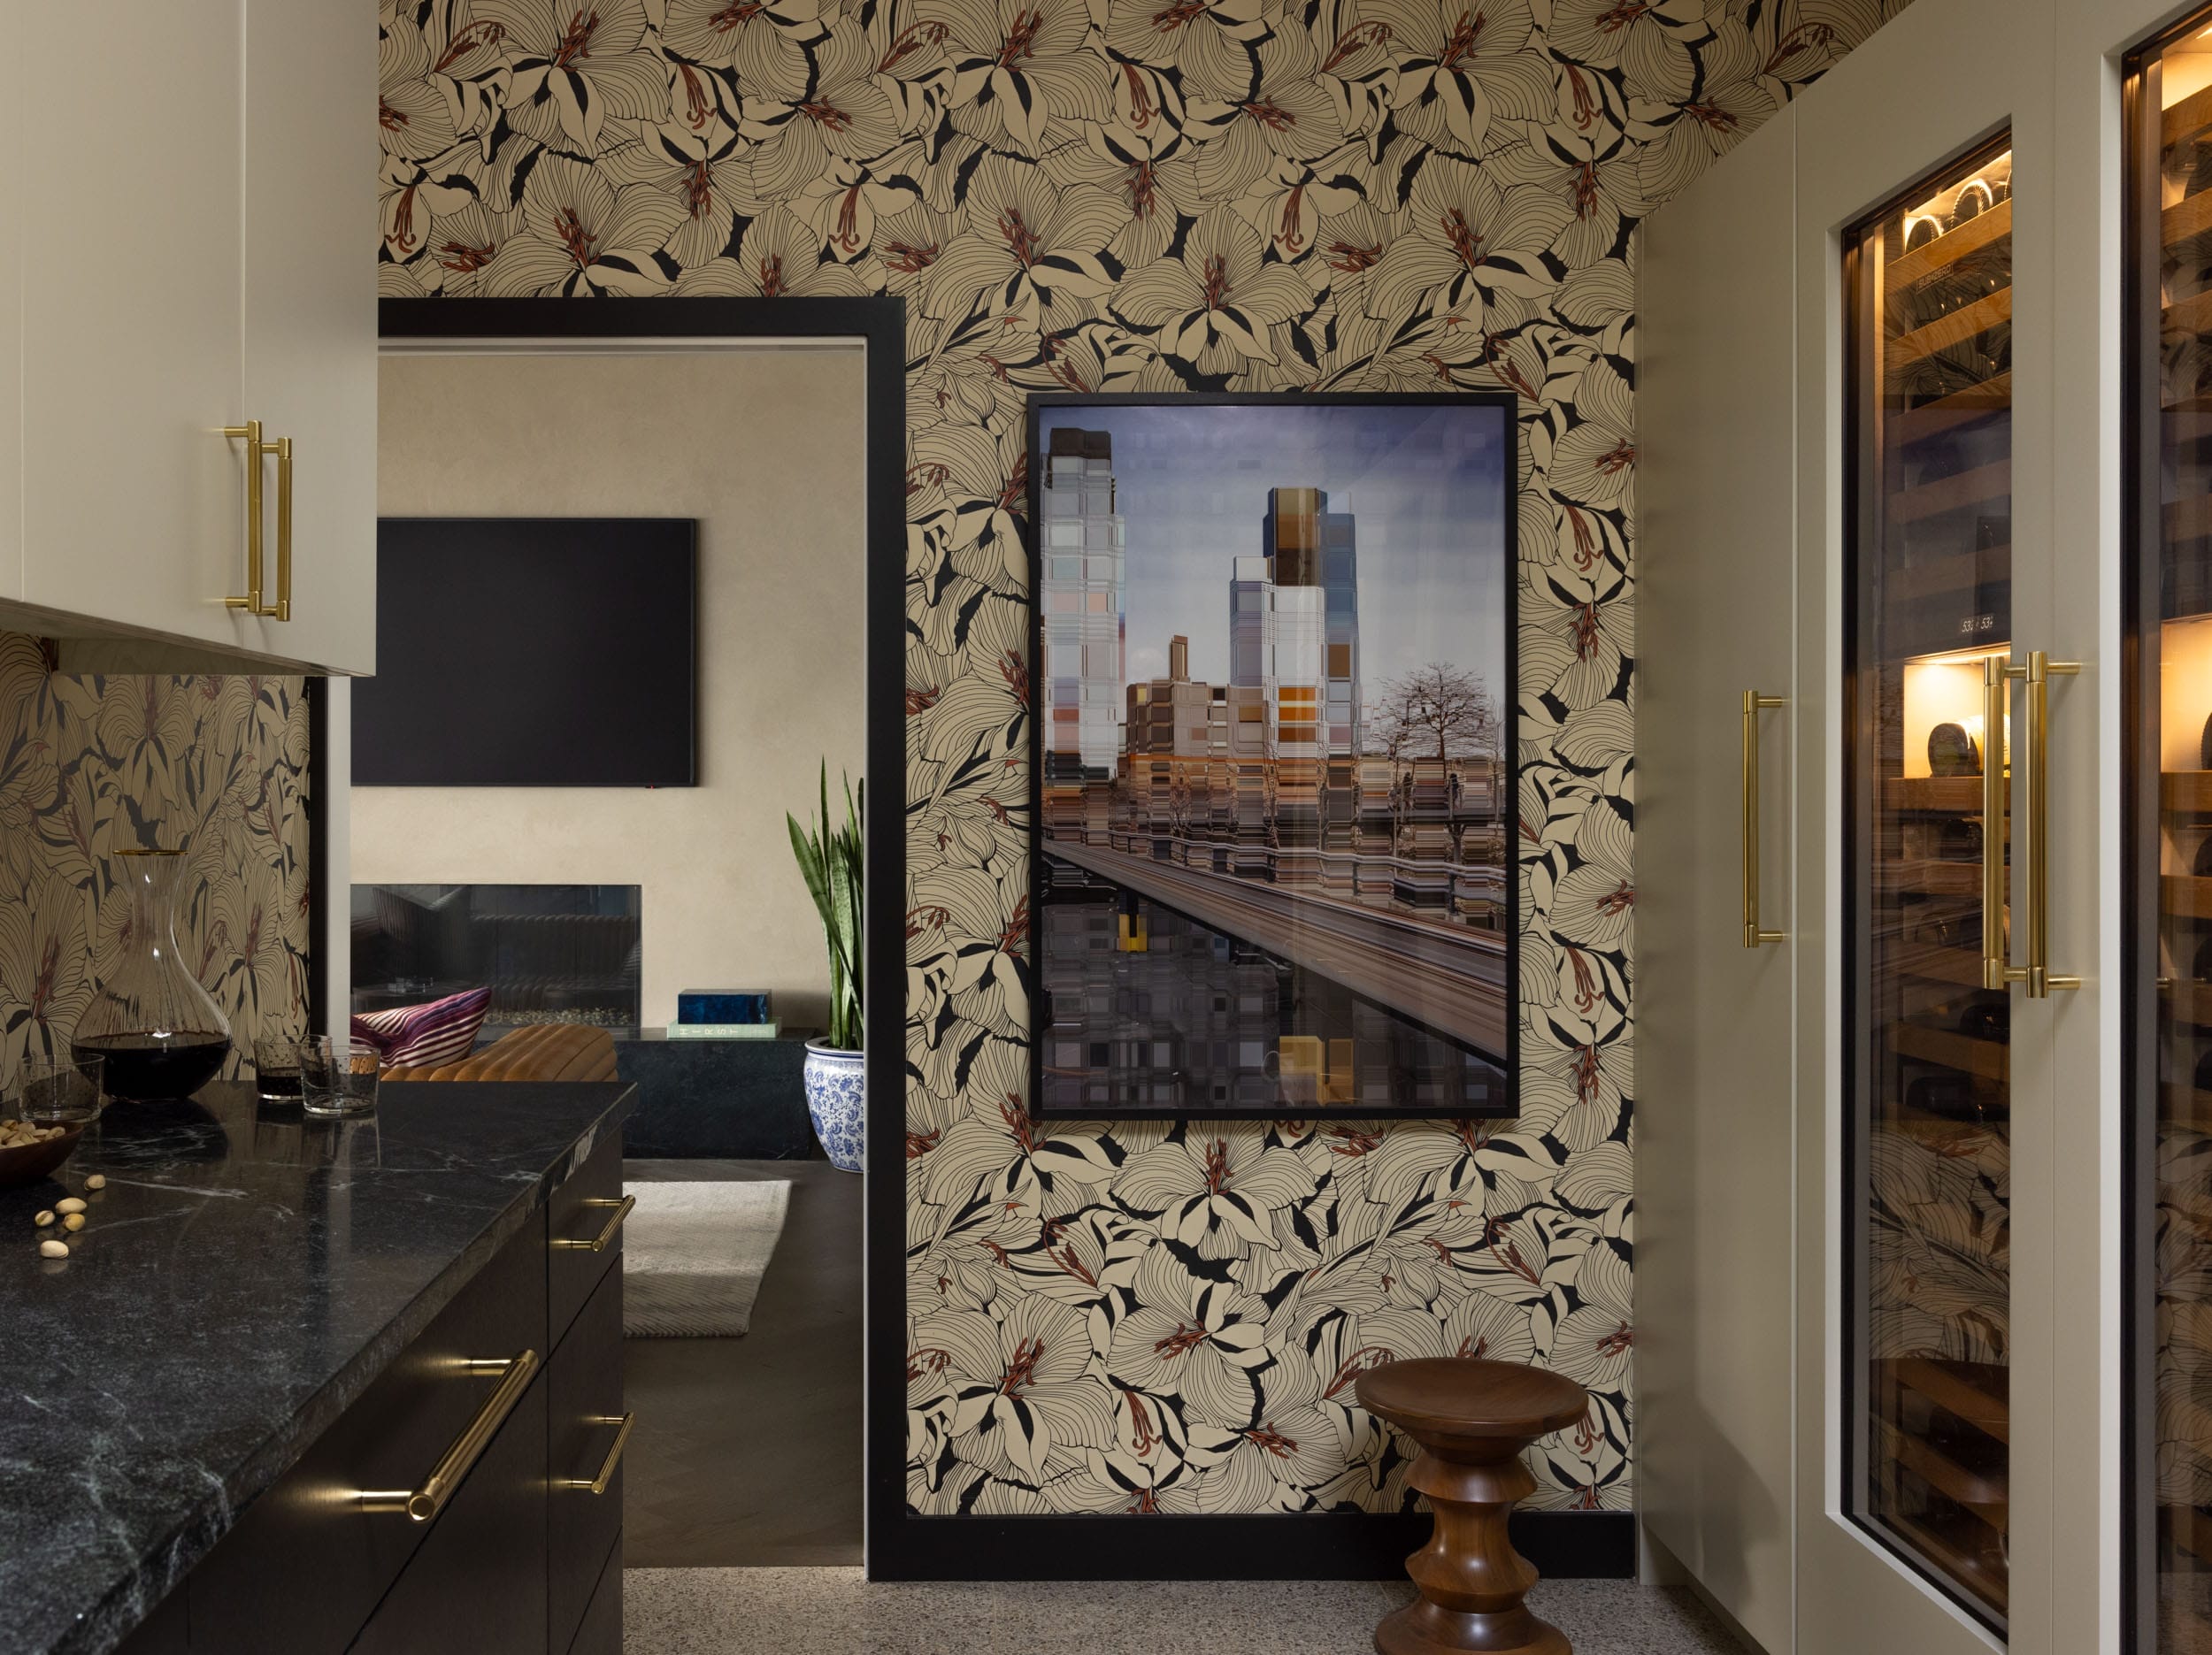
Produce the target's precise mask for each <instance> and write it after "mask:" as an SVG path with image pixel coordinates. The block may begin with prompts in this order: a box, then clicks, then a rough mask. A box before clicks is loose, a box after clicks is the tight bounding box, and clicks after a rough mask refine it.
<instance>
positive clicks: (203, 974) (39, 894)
mask: <svg viewBox="0 0 2212 1655" xmlns="http://www.w3.org/2000/svg"><path fill="white" fill-rule="evenodd" d="M306 794H307V705H306V702H305V701H304V699H303V695H302V684H301V680H300V679H298V678H257V677H234V678H233V677H225V678H151V677H99V676H95V677H84V678H79V677H69V676H65V675H63V674H60V673H58V672H56V671H55V670H53V657H52V655H51V653H50V646H49V645H47V644H46V643H44V642H43V641H42V640H39V639H35V638H27V637H23V636H21V635H19V634H17V633H12V632H0V1090H4V1088H5V1087H6V1086H7V1085H8V1084H10V1083H11V1082H12V1080H13V1078H14V1077H15V1073H16V1070H17V1069H18V1067H19V1065H20V1063H21V1062H22V1060H23V1058H24V1056H25V1055H26V1054H31V1055H46V1054H53V1053H58V1052H60V1051H63V1050H65V1049H66V1047H67V1046H68V1042H69V1035H70V1031H71V1030H72V1029H73V1028H74V1027H75V1026H76V1022H77V1018H78V1017H79V1015H81V1014H82V1013H83V1011H84V1010H85V1008H87V1007H88V1006H89V1005H90V1004H91V1002H92V997H93V993H94V991H95V990H96V987H97V986H98V985H99V984H100V982H101V981H102V979H103V978H104V977H105V976H106V974H107V973H108V972H110V971H111V970H112V969H114V968H115V966H116V965H117V963H118V962H119V960H120V958H121V951H122V949H123V948H124V946H126V943H127V922H128V920H129V903H128V898H127V893H125V892H124V891H123V890H122V889H121V888H120V887H119V881H118V879H117V878H116V877H115V869H114V864H113V863H112V862H111V860H110V854H111V852H113V851H115V850H117V849H119V848H123V847H131V846H141V845H163V846H176V847H180V848H181V849H182V850H183V851H184V853H185V859H186V860H185V865H184V869H183V871H182V873H181V874H180V877H179V881H178V892H177V899H176V901H177V908H176V924H177V937H178V942H179V945H180V949H181V955H182V957H183V958H184V959H185V960H187V961H188V962H191V963H192V964H193V965H194V966H195V967H196V970H197V972H198V975H199V978H200V981H201V983H202V984H203V985H204V986H205V987H206V988H207V990H208V992H210V993H211V994H213V995H214V996H215V999H216V1000H217V1002H218V1003H219V1004H220V1005H221V1007H222V1008H223V1009H224V1011H225V1012H226V1013H227V1015H229V1017H230V1022H231V1033H232V1036H233V1038H234V1042H235V1043H236V1044H237V1045H239V1046H243V1047H245V1048H246V1049H249V1050H250V1049H251V1044H252V1041H253V1039H254V1037H255V1036H256V1035H257V1033H273V1032H287V1031H304V1029H305V1026H306V1016H307V1013H306V1003H307V950H308V945H309V928H308V913H307V894H308V893H307V816H306V808H305V805H306ZM236 1064H237V1059H236V1058H235V1057H234V1058H233V1069H232V1072H235V1069H236Z"/></svg>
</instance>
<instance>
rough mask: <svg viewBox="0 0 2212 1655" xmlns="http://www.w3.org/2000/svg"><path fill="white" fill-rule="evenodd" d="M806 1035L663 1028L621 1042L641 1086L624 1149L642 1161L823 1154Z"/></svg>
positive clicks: (619, 1059) (620, 1052) (628, 1068)
mask: <svg viewBox="0 0 2212 1655" xmlns="http://www.w3.org/2000/svg"><path fill="white" fill-rule="evenodd" d="M805 1061H806V1042H805V1040H804V1039H801V1038H792V1039H775V1040H699V1039H691V1038H685V1037H682V1036H679V1037H677V1038H674V1039H671V1038H669V1037H668V1035H667V1033H666V1032H665V1031H663V1030H659V1029H646V1030H642V1031H640V1032H639V1033H638V1034H637V1035H636V1036H635V1037H634V1038H627V1039H620V1040H617V1041H616V1042H615V1068H616V1072H617V1073H618V1074H619V1075H620V1076H621V1077H622V1078H623V1079H624V1080H626V1081H628V1082H629V1083H630V1084H632V1085H634V1086H635V1087H636V1088H637V1110H636V1113H635V1114H634V1115H632V1116H631V1117H630V1119H629V1121H628V1122H626V1124H625V1125H624V1128H623V1147H624V1153H626V1154H629V1155H631V1156H634V1157H636V1158H637V1159H640V1160H663V1161H688V1160H696V1159H702V1158H709V1157H718V1158H726V1159H729V1160H736V1161H819V1160H820V1159H821V1158H822V1151H821V1148H820V1146H819V1145H817V1144H816V1143H815V1141H814V1126H813V1122H810V1120H808V1118H807V1112H806V1087H805V1084H804V1083H803V1080H802V1079H801V1076H800V1070H801V1067H802V1065H803V1064H804V1062H805Z"/></svg>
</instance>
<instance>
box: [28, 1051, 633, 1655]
mask: <svg viewBox="0 0 2212 1655" xmlns="http://www.w3.org/2000/svg"><path fill="white" fill-rule="evenodd" d="M412 1084H420V1085H425V1086H433V1085H438V1084H449V1083H440V1082H436V1081H423V1082H417V1083H412ZM609 1084H620V1085H621V1086H622V1091H621V1092H620V1094H619V1095H618V1096H617V1097H616V1098H615V1099H614V1100H613V1101H612V1102H611V1103H610V1104H609V1105H608V1106H607V1107H606V1109H605V1111H604V1112H603V1113H602V1114H601V1115H599V1116H598V1117H597V1118H596V1119H595V1120H594V1121H593V1122H592V1123H591V1124H590V1125H589V1126H588V1127H586V1128H584V1129H583V1130H580V1131H579V1132H578V1133H577V1134H576V1136H575V1138H573V1139H572V1141H571V1142H570V1144H569V1145H568V1147H567V1148H566V1149H565V1150H564V1151H563V1152H562V1153H561V1154H560V1155H559V1156H557V1158H556V1159H555V1160H554V1161H553V1162H552V1163H551V1164H550V1165H549V1166H548V1167H547V1168H546V1169H545V1170H544V1172H542V1173H541V1174H540V1175H539V1176H538V1178H537V1180H536V1181H535V1182H534V1183H533V1184H529V1185H527V1186H526V1187H518V1191H517V1193H516V1196H515V1199H513V1200H511V1201H510V1202H509V1203H508V1204H507V1205H506V1206H505V1207H502V1208H501V1209H500V1211H499V1213H498V1214H497V1215H496V1216H495V1217H494V1218H493V1219H492V1221H491V1222H489V1223H488V1224H486V1225H485V1226H484V1228H483V1229H482V1230H480V1231H478V1232H477V1235H476V1237H475V1238H474V1239H473V1240H472V1241H471V1242H470V1243H469V1244H468V1245H466V1246H465V1247H463V1248H462V1249H461V1251H460V1252H459V1253H457V1254H455V1255H454V1258H453V1260H452V1262H451V1263H449V1265H447V1266H446V1267H445V1268H443V1269H442V1270H440V1271H439V1272H438V1274H437V1276H435V1277H434V1278H433V1279H432V1281H431V1282H430V1283H428V1285H426V1287H424V1289H423V1290H422V1291H420V1292H419V1293H418V1294H416V1295H415V1297H414V1298H413V1299H410V1300H409V1301H408V1303H407V1306H406V1307H405V1308H404V1309H403V1310H402V1311H401V1312H400V1313H399V1314H397V1315H396V1316H394V1317H393V1318H392V1320H391V1321H390V1322H387V1323H386V1324H385V1326H384V1327H383V1329H381V1330H380V1332H379V1333H378V1334H377V1335H376V1337H374V1338H373V1339H371V1340H370V1341H369V1342H368V1343H367V1344H366V1345H363V1346H362V1348H361V1350H360V1351H359V1352H357V1354H356V1355H355V1356H354V1357H353V1359H352V1360H350V1361H349V1362H348V1363H347V1364H346V1365H345V1366H344V1367H343V1368H341V1369H340V1370H339V1371H338V1372H337V1373H336V1374H335V1375H333V1376H332V1377H331V1379H330V1380H329V1381H328V1383H326V1384H324V1385H323V1387H322V1388H321V1389H320V1390H319V1391H316V1392H315V1393H314V1394H313V1395H312V1396H311V1397H309V1398H307V1400H306V1401H304V1402H303V1403H302V1404H301V1405H300V1406H299V1408H298V1409H297V1410H296V1411H295V1412H294V1413H293V1414H292V1415H291V1416H290V1417H289V1418H288V1419H287V1420H285V1421H282V1422H281V1423H280V1424H279V1425H278V1426H277V1427H275V1428H274V1429H272V1431H271V1432H270V1434H269V1437H268V1438H267V1439H266V1440H265V1442H264V1443H263V1444H262V1445H261V1446H260V1447H258V1448H257V1449H256V1450H255V1451H254V1452H252V1453H251V1454H250V1455H249V1456H247V1458H246V1459H245V1460H243V1461H242V1463H241V1464H240V1466H239V1467H238V1468H237V1469H236V1470H235V1471H234V1472H233V1473H232V1474H231V1475H229V1476H228V1477H227V1478H226V1479H225V1480H224V1483H223V1484H222V1486H221V1487H219V1488H217V1489H214V1490H211V1491H210V1493H209V1494H208V1496H207V1497H206V1498H204V1500H203V1501H202V1503H201V1504H200V1505H199V1506H197V1507H196V1508H195V1509H194V1510H193V1511H191V1512H189V1513H186V1514H185V1516H184V1517H183V1518H182V1519H181V1520H180V1521H179V1523H178V1525H177V1527H176V1528H175V1529H173V1531H172V1532H171V1533H170V1535H169V1536H167V1537H166V1538H165V1539H164V1540H162V1541H161V1542H159V1543H158V1544H157V1545H156V1546H155V1547H154V1548H153V1550H152V1551H151V1552H149V1553H148V1554H147V1555H146V1556H145V1557H143V1558H142V1559H140V1560H139V1563H138V1567H137V1568H136V1569H135V1570H134V1571H133V1572H132V1573H131V1574H130V1575H128V1576H127V1578H126V1579H124V1580H122V1581H120V1582H118V1584H117V1585H116V1587H115V1588H114V1590H111V1591H110V1592H109V1594H108V1595H107V1596H106V1597H105V1598H102V1599H101V1600H100V1601H99V1603H97V1604H96V1605H93V1606H92V1607H91V1608H89V1609H88V1610H87V1611H85V1612H84V1613H82V1614H81V1616H80V1617H79V1618H78V1619H77V1621H75V1622H74V1624H73V1626H72V1627H71V1628H69V1629H68V1630H67V1631H66V1632H65V1633H64V1634H63V1635H62V1636H60V1637H59V1638H58V1640H57V1641H56V1642H55V1643H53V1644H51V1645H50V1655H110V1651H113V1650H114V1649H115V1648H116V1647H117V1646H118V1645H119V1644H121V1643H122V1641H123V1640H124V1639H125V1638H127V1637H128V1636H130V1635H131V1634H132V1633H133V1632H135V1631H136V1630H137V1629H138V1628H139V1627H140V1626H142V1624H143V1623H144V1622H145V1621H146V1620H147V1618H148V1617H149V1616H150V1615H151V1614H152V1613H154V1611H155V1610H157V1609H158V1608H159V1607H160V1606H161V1605H162V1603H163V1601H164V1600H165V1599H166V1598H168V1596H169V1594H170V1593H171V1592H173V1591H174V1590H176V1589H177V1587H178V1586H179V1585H180V1584H181V1583H182V1582H183V1581H184V1578H185V1576H186V1575H189V1574H190V1573H191V1572H192V1570H193V1569H194V1568H195V1567H197V1566H198V1565H199V1563H200V1562H201V1561H202V1559H204V1558H205V1557H206V1556H207V1554H208V1553H209V1552H212V1551H213V1550H214V1549H215V1545H216V1543H217V1542H219V1541H220V1540H221V1539H222V1537H223V1536H225V1535H227V1534H228V1533H229V1532H230V1531H231V1529H234V1527H236V1526H237V1522H238V1519H239V1518H240V1516H241V1515H242V1513H244V1511H245V1509H246V1507H247V1506H250V1505H251V1504H252V1503H253V1502H254V1500H255V1499H257V1498H259V1497H260V1496H261V1495H262V1494H264V1493H265V1492H266V1491H267V1490H269V1489H270V1488H271V1487H272V1486H273V1484H274V1483H276V1482H277V1480H278V1479H279V1478H280V1477H281V1476H283V1475H284V1474H285V1473H286V1472H288V1471H289V1470H290V1469H291V1468H292V1467H294V1466H295V1465H296V1464H298V1463H299V1461H300V1460H301V1458H302V1457H303V1455H304V1454H305V1453H306V1452H307V1450H308V1449H309V1448H311V1447H312V1446H313V1445H314V1444H315V1443H316V1442H317V1441H318V1440H319V1438H320V1437H322V1435H323V1434H324V1432H326V1431H327V1430H328V1429H330V1427H331V1426H332V1425H334V1423H336V1421H337V1420H338V1418H339V1416H340V1415H341V1414H344V1412H345V1411H346V1410H347V1409H348V1408H349V1407H350V1406H353V1404H354V1403H355V1402H356V1401H357V1400H359V1399H360V1398H361V1396H362V1394H363V1393H364V1392H365V1391H367V1390H368V1388H369V1386H370V1385H371V1384H373V1383H374V1382H375V1381H376V1379H377V1378H378V1377H379V1376H380V1375H381V1374H382V1373H383V1372H384V1369H385V1368H386V1367H388V1365H389V1363H390V1361H391V1360H392V1358H393V1357H395V1356H396V1355H397V1354H398V1353H399V1352H401V1351H403V1350H404V1349H405V1348H406V1347H407V1346H408V1345H410V1344H411V1343H412V1342H413V1341H414V1339H415V1338H416V1337H417V1336H419V1334H420V1333H421V1332H422V1331H423V1329H426V1328H427V1327H428V1326H429V1325H430V1323H431V1322H433V1321H434V1320H435V1319H436V1317H437V1314H438V1313H439V1312H440V1311H442V1310H443V1309H444V1308H445V1307H446V1306H448V1305H449V1304H451V1303H452V1302H453V1301H454V1299H457V1298H458V1297H459V1296H460V1292H461V1290H462V1289H463V1288H465V1287H466V1286H467V1285H468V1284H469V1283H471V1282H472V1281H473V1280H475V1278H476V1276H477V1275H478V1273H479V1272H480V1271H481V1270H482V1269H483V1268H484V1267H485V1266H486V1265H487V1264H489V1263H490V1262H491V1260H492V1259H493V1258H494V1257H495V1255H496V1254H497V1253H498V1252H499V1249H500V1248H501V1247H502V1246H503V1245H505V1244H506V1243H507V1242H508V1241H509V1240H510V1239H511V1237H513V1236H514V1235H515V1234H516V1233H517V1232H518V1230H521V1228H522V1226H523V1224H524V1223H525V1222H526V1221H527V1219H528V1217H529V1215H530V1214H531V1213H533V1212H534V1211H535V1210H536V1209H537V1208H539V1207H542V1206H544V1205H545V1204H546V1201H547V1199H548V1198H549V1196H550V1195H551V1194H552V1192H553V1191H555V1190H557V1189H558V1188H559V1187H560V1185H561V1184H564V1183H565V1182H566V1180H567V1178H568V1176H569V1175H570V1174H571V1173H572V1171H573V1170H574V1169H575V1168H577V1167H578V1166H579V1165H580V1164H581V1163H582V1161H583V1158H584V1156H585V1155H587V1154H588V1153H590V1151H591V1150H592V1149H593V1148H594V1147H595V1146H596V1145H597V1143H598V1142H599V1140H600V1138H602V1136H603V1134H605V1133H606V1132H607V1131H609V1130H611V1129H615V1128H618V1127H620V1126H621V1125H622V1123H623V1122H626V1121H627V1120H628V1119H629V1118H630V1116H631V1115H633V1114H634V1113H635V1111H636V1107H637V1088H636V1087H635V1086H634V1085H633V1084H628V1083H626V1082H622V1083H609Z"/></svg>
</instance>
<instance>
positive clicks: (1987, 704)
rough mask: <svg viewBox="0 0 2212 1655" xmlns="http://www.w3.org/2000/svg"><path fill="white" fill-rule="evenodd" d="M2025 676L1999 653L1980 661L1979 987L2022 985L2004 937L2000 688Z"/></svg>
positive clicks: (2002, 704)
mask: <svg viewBox="0 0 2212 1655" xmlns="http://www.w3.org/2000/svg"><path fill="white" fill-rule="evenodd" d="M2026 677H2027V672H2026V670H2025V669H2024V668H2021V667H2016V666H2014V665H2013V664H2012V663H2011V662H2010V661H2008V659H2006V658H2005V657H2004V656H2003V655H1987V656H1985V657H1984V658H1983V660H1982V986H1983V987H1984V988H2003V987H2005V986H2006V985H2008V984H2012V983H2024V982H2026V981H2027V980H2028V974H2027V973H2026V972H2025V971H2024V970H2022V969H2020V968H2018V967H2017V966H2015V965H2014V964H2013V963H2012V955H2011V952H2010V950H2009V948H2008V945H2007V941H2006V938H2005V751H2006V745H2007V744H2006V739H2005V689H2006V686H2007V684H2008V682H2009V681H2010V680H2011V679H2014V678H2026Z"/></svg>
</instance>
